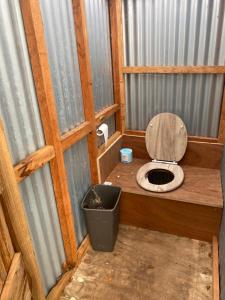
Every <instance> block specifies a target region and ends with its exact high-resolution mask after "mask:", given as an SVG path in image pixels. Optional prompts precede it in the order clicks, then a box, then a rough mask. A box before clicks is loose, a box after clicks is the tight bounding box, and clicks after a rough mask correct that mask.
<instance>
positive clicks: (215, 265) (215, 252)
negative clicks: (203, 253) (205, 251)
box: [212, 236, 220, 300]
mask: <svg viewBox="0 0 225 300" xmlns="http://www.w3.org/2000/svg"><path fill="white" fill-rule="evenodd" d="M212 252H213V300H219V299H220V287H219V282H220V280H219V251H218V240H217V237H216V236H214V237H213V240H212Z"/></svg>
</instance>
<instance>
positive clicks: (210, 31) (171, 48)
mask: <svg viewBox="0 0 225 300" xmlns="http://www.w3.org/2000/svg"><path fill="white" fill-rule="evenodd" d="M123 9H124V36H125V38H124V40H125V44H126V51H125V63H126V64H127V65H224V63H225V19H224V11H225V0H213V1H212V0H199V1H196V0H182V1H181V0H123Z"/></svg>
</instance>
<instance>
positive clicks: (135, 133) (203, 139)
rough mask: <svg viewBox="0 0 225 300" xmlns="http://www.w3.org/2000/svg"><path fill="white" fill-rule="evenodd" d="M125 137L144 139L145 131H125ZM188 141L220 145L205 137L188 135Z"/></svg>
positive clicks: (217, 140)
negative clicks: (140, 137)
mask: <svg viewBox="0 0 225 300" xmlns="http://www.w3.org/2000/svg"><path fill="white" fill-rule="evenodd" d="M124 134H126V135H131V136H142V137H145V131H144V130H125V133H124ZM188 141H195V142H206V143H209V144H216V143H218V144H220V142H219V139H218V138H211V137H207V136H197V135H196V136H193V135H189V136H188Z"/></svg>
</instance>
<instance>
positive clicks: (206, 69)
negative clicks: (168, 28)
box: [122, 66, 225, 74]
mask: <svg viewBox="0 0 225 300" xmlns="http://www.w3.org/2000/svg"><path fill="white" fill-rule="evenodd" d="M122 71H123V73H124V74H224V73H225V66H126V67H123V68H122Z"/></svg>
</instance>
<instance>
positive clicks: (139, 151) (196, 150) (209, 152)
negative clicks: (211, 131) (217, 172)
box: [122, 135, 223, 169]
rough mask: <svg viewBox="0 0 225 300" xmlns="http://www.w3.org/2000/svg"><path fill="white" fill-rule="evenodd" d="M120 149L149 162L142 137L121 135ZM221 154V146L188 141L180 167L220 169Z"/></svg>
mask: <svg viewBox="0 0 225 300" xmlns="http://www.w3.org/2000/svg"><path fill="white" fill-rule="evenodd" d="M122 147H128V148H132V149H133V156H134V157H136V158H143V159H147V160H149V161H150V160H151V158H150V156H149V154H148V152H147V150H146V145H145V138H144V136H131V135H123V145H122ZM222 154H223V144H219V143H214V144H212V143H207V142H197V141H188V146H187V150H186V153H185V154H184V157H183V159H182V161H181V162H180V164H181V165H190V166H196V167H202V168H211V169H220V167H221V159H222Z"/></svg>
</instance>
